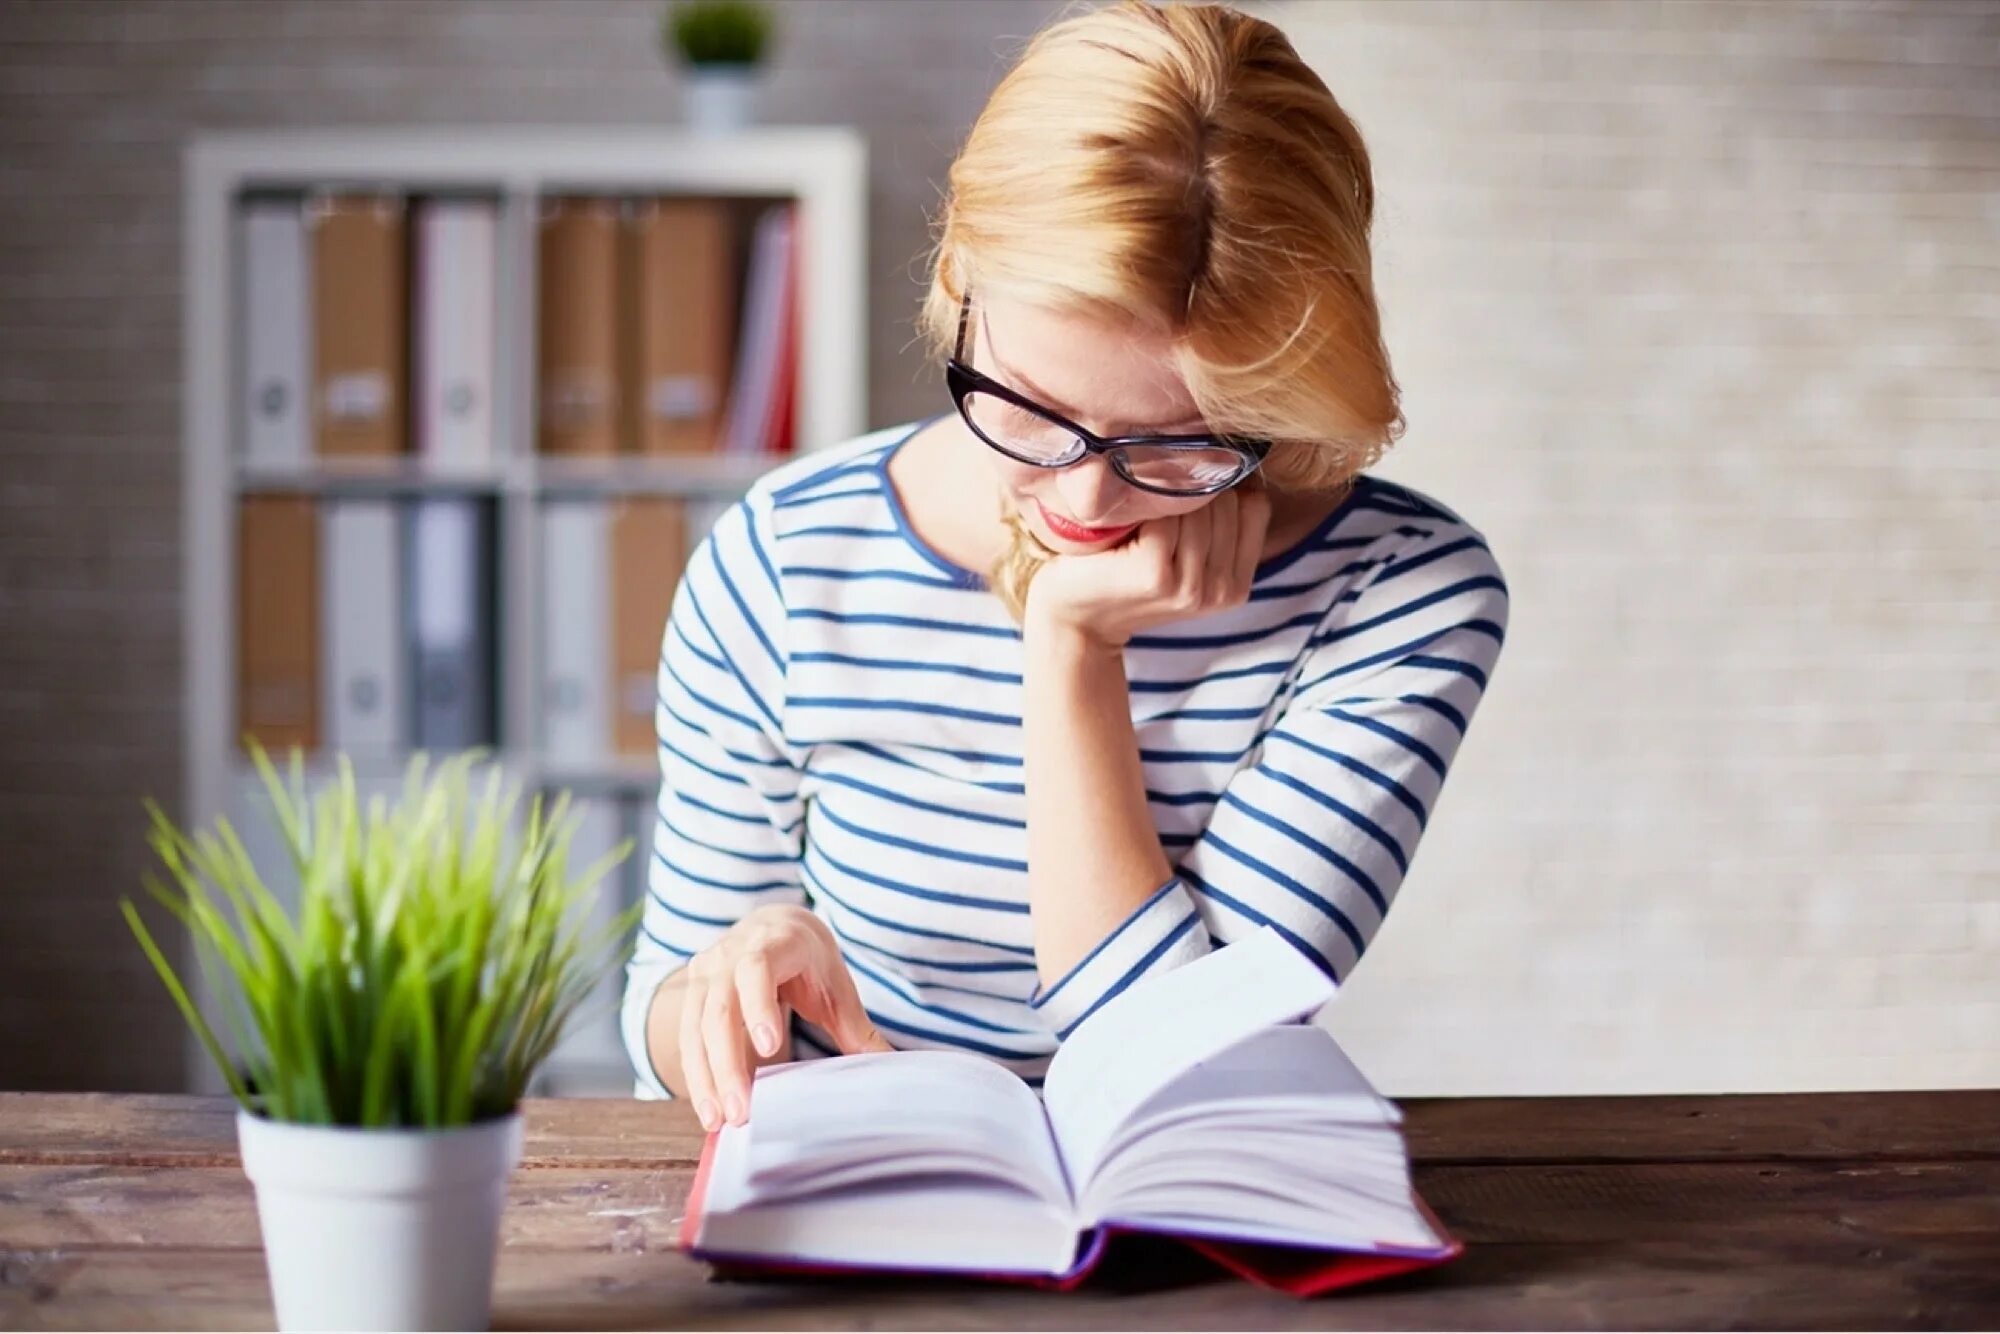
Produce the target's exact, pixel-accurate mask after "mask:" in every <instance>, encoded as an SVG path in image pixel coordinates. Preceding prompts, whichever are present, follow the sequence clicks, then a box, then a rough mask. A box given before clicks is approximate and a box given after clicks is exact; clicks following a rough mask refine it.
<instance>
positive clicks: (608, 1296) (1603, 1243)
mask: <svg viewBox="0 0 2000 1334" xmlns="http://www.w3.org/2000/svg"><path fill="white" fill-rule="evenodd" d="M1404 1107H1405V1110H1406V1111H1407V1112H1408V1114H1409V1120H1408V1123H1407V1128H1408V1131H1409V1138H1410V1146H1411V1151H1412V1154H1413V1156H1414V1157H1415V1158H1416V1160H1417V1163H1418V1184H1419V1188H1420V1189H1421V1190H1422V1192H1423V1194H1424V1196H1425V1198H1426V1199H1427V1200H1428V1201H1429V1202H1430V1203H1431V1204H1432V1206H1433V1207H1434V1208H1435V1209H1436V1210H1437V1212H1438V1213H1439V1215H1440V1216H1441V1217H1442V1218H1443V1219H1444V1221H1445V1222H1446V1223H1447V1224H1448V1225H1450V1226H1451V1227H1452V1228H1453V1229H1454V1230H1455V1231H1456V1232H1457V1233H1458V1234H1459V1235H1460V1236H1461V1237H1462V1238H1463V1239H1464V1240H1465V1242H1466V1243H1467V1250H1466V1253H1465V1255H1463V1256H1462V1257H1460V1258H1459V1259H1458V1260H1456V1261H1453V1262H1451V1263H1450V1264H1447V1265H1444V1266H1442V1267H1440V1268H1437V1269H1432V1270H1428V1271H1425V1272H1421V1273H1417V1274H1409V1275H1404V1276H1401V1277H1398V1278H1394V1279H1389V1280H1385V1281H1382V1282H1380V1283H1377V1284H1375V1285H1372V1286H1369V1287H1362V1288H1354V1289H1349V1290H1347V1291H1344V1292H1336V1293H1332V1294H1329V1295H1327V1296H1324V1297H1321V1298H1318V1299H1315V1300H1313V1301H1309V1302H1296V1301H1293V1300H1291V1299H1289V1298H1285V1297H1279V1296H1276V1295H1273V1294H1269V1293H1265V1292H1263V1291H1261V1290H1258V1289H1255V1288H1252V1287H1250V1286H1248V1285H1246V1284H1243V1283H1240V1282H1237V1281H1235V1280H1231V1279H1225V1278H1222V1277H1220V1276H1219V1275H1218V1274H1217V1272H1216V1271H1214V1270H1211V1269H1209V1268H1207V1267H1206V1262H1197V1261H1194V1260H1193V1259H1192V1258H1189V1257H1186V1256H1185V1254H1184V1253H1183V1252H1180V1251H1178V1250H1172V1249H1167V1248H1158V1249H1151V1250H1149V1249H1148V1248H1146V1246H1145V1245H1144V1243H1143V1242H1142V1243H1140V1244H1139V1246H1138V1249H1136V1250H1132V1251H1127V1252H1124V1253H1121V1252H1119V1251H1118V1250H1116V1249H1114V1250H1113V1252H1112V1256H1111V1258H1110V1263H1108V1264H1107V1267H1106V1268H1105V1269H1103V1270H1100V1271H1099V1273H1098V1275H1097V1276H1096V1278H1094V1279H1093V1281H1092V1283H1091V1285H1090V1286H1088V1287H1087V1288H1085V1289H1084V1290H1082V1291H1080V1292H1076V1293H1071V1294H1067V1295H1063V1294H1053V1293H1043V1292H1037V1291H1032V1290H1023V1289H1015V1288H1009V1287H997V1286H986V1285H981V1284H977V1283H971V1282H951V1281H924V1282H908V1281H896V1280H883V1279H858V1280H857V1279H850V1280H842V1281H798V1282H787V1283H765V1282H759V1283H747V1282H718V1281H711V1280H709V1279H708V1277H707V1274H706V1271H705V1270H704V1269H703V1268H702V1267H701V1266H699V1265H696V1264H694V1263H692V1262H690V1261H688V1260H686V1259H684V1258H682V1257H681V1256H680V1255H678V1254H677V1253H675V1252H674V1250H673V1236H674V1230H675V1226H676V1224H677V1223H678V1221H679V1218H680V1214H681V1207H682V1203H683V1201H684V1199H685V1197H686V1192H687V1188H688V1183H689V1180H690V1178H691V1176H692V1172H693V1164H694V1158H695V1154H696V1150H697V1146H698V1144H699V1136H698V1134H697V1131H696V1127H695V1125H694V1122H693V1119H692V1117H691V1116H690V1115H689V1114H688V1113H687V1111H686V1110H685V1109H684V1108H683V1107H681V1106H680V1105H678V1104H675V1105H667V1104H657V1103H637V1102H625V1101H596V1100H554V1099H549V1100H540V1101H536V1102H531V1103H530V1104H529V1105H528V1109H527V1110H528V1126H527V1157H526V1160H525V1162H524V1163H523V1165H522V1169H521V1170H520V1171H519V1172H518V1173H517V1174H516V1176H515V1178H514V1182H513V1186H512V1194H511V1198H510V1201H509V1206H508V1209H507V1213H506V1217H505V1221H504V1223H503V1228H504V1232H503V1250H502V1253H501V1259H500V1264H499V1274H498V1279H497V1290H496V1293H495V1298H494V1321H495V1324H496V1326H498V1327H499V1328H503V1329H504V1328H509V1327H515V1328H519V1327H533V1328H541V1329H588V1328H600V1329H601V1328H610V1329H636V1328H666V1329H672V1328H685V1327H690V1326H724V1325H749V1326H757V1327H777V1328H797V1327H818V1328H845V1329H861V1328H878V1327H882V1328H892V1327H909V1326H921V1327H928V1328H934V1329H935V1328H944V1329H973V1328H985V1327H990V1326H1016V1327H1024V1326H1042V1327H1049V1328H1091V1327H1124V1328H1174V1327H1183V1328H1239V1327H1258V1328H1273V1327H1283V1328H1340V1327H1349V1326H1360V1327H1373V1328H1398V1327H1401V1328H1423V1327H1438V1326H1444V1327H1457V1328H1515V1327H1521V1326H1534V1327H1550V1328H1580V1327H1602V1326H1622V1327H1639V1328H1662V1327H1672V1328H1697V1327H1699V1328H1720V1327H1759V1326H1762V1327H1770V1326H1783V1327H1829V1326H1835V1327H1842V1328H1889V1327H1905V1328H1925V1329H1939V1328H1973V1327H1986V1328H1991V1327H1994V1326H2000V1090H1996V1091H1964V1092H1937V1093H1915V1094H1909V1093H1904V1094H1812V1095H1783V1096H1755V1097H1628V1098H1549V1099H1520V1098H1500V1099H1474V1100H1446V1101H1410V1102H1406V1103H1405V1104H1404ZM232 1113H233V1104H231V1103H229V1102H227V1101H224V1100H215V1099H204V1098H189V1097H154V1096H140V1095H126V1094H77V1095H70V1094H62V1095H55V1094H0V1329H37V1328H105V1327H119V1328H145V1327H178V1328H209V1329H222V1328H237V1327H264V1328H269V1327H270V1325H271V1321H272V1312H271V1306H270V1298H269V1294H268V1292H267V1290H266V1287H265V1276H264V1263H263V1255H262V1252H261V1251H260V1250H259V1249H258V1236H257V1217H256V1212H255V1206H254V1202H253V1200H252V1197H251V1193H250V1188H249V1185H248V1183H247V1182H246V1181H245V1179H244V1177H243V1175H242V1172H241V1171H240V1169H239V1168H238V1166H237V1162H236V1153H235V1133H234V1127H233V1123H232V1120H231V1117H232Z"/></svg>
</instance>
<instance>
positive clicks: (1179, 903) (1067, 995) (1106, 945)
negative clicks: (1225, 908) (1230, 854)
mask: <svg viewBox="0 0 2000 1334" xmlns="http://www.w3.org/2000/svg"><path fill="white" fill-rule="evenodd" d="M1211 948H1213V943H1212V942H1211V941H1210V940H1209V936H1208V928H1207V927H1205V926H1203V925H1202V921H1201V916H1200V914H1198V913H1197V912H1196V911H1195V906H1194V896H1193V895H1192V894H1190V893H1189V892H1188V888H1187V886H1186V885H1185V884H1184V883H1183V882H1182V881H1181V878H1180V877H1179V876H1178V875H1176V876H1174V877H1172V878H1171V879H1169V880H1168V881H1167V883H1166V884H1164V885H1161V886H1160V887H1159V888H1158V889H1156V890H1154V891H1153V894H1152V897H1150V898H1148V899H1147V900H1146V901H1145V902H1144V903H1142V904H1140V905H1139V906H1138V907H1137V908H1134V909H1133V910H1132V913H1131V915H1130V916H1128V917H1127V918H1126V919H1125V920H1124V921H1123V922H1121V923H1119V924H1118V926H1117V927H1116V928H1114V929H1113V930H1112V932H1111V934H1110V935H1108V936H1106V937H1105V938H1104V939H1103V940H1101V941H1099V942H1098V944H1097V947H1096V948H1095V949H1093V950H1091V952H1090V953H1088V954H1086V955H1084V956H1083V959H1082V961H1081V962H1079V963H1078V964H1077V965H1076V966H1075V967H1074V968H1071V969H1070V970H1069V972H1067V973H1065V974H1064V975H1063V976H1062V977H1061V978H1060V979H1059V980H1057V981H1056V982H1055V983H1054V984H1053V985H1050V986H1047V987H1042V986H1037V987H1036V988H1035V990H1034V992H1033V994H1031V995H1030V996H1029V997H1028V1008H1029V1009H1030V1010H1033V1011H1034V1012H1035V1014H1036V1015H1038V1016H1039V1017H1040V1018H1041V1021H1042V1023H1043V1024H1044V1025H1045V1026H1047V1027H1048V1028H1050V1029H1052V1030H1054V1032H1055V1035H1056V1036H1057V1037H1058V1038H1064V1037H1068V1036H1069V1033H1070V1030H1071V1029H1073V1028H1075V1027H1076V1026H1077V1025H1078V1024H1080V1023H1082V1022H1083V1021H1084V1020H1085V1019H1088V1018H1089V1017H1090V1016H1091V1015H1092V1014H1093V1013H1095V1012H1096V1010H1097V1007H1098V1006H1100V1005H1102V1004H1104V1002H1106V1001H1108V1000H1110V999H1111V998H1112V997H1113V996H1116V995H1117V994H1118V993H1119V992H1121V991H1123V990H1125V988H1127V987H1129V986H1131V985H1132V984H1133V983H1134V982H1136V981H1138V980H1139V979H1140V978H1142V977H1144V976H1146V975H1147V974H1148V973H1154V972H1164V971H1165V970H1167V969H1169V968H1177V967H1179V966H1180V965H1181V964H1184V963H1187V962H1189V961H1190V960H1193V959H1198V958H1200V957H1201V956H1202V955H1204V954H1207V953H1208V952H1209V950H1210V949H1211Z"/></svg>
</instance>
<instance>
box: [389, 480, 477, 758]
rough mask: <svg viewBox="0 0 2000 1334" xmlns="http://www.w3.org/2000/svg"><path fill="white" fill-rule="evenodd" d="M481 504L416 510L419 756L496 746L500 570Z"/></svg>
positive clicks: (461, 501) (412, 623)
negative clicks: (496, 579)
mask: <svg viewBox="0 0 2000 1334" xmlns="http://www.w3.org/2000/svg"><path fill="white" fill-rule="evenodd" d="M487 521H488V514H487V511H486V508H485V506H484V504H483V503H482V502H481V501H478V500H473V499H467V498H464V497H457V496H453V497H436V498H426V499H424V500H420V501H417V502H415V503H414V504H413V505H412V506H411V507H410V509H409V512H408V522H409V524H410V542H409V550H410V565H411V569H410V581H409V588H410V608H409V616H408V617H407V621H408V624H409V627H410V636H409V644H410V650H411V671H410V676H411V681H412V689H413V690H414V692H415V698H414V699H413V700H412V702H411V712H412V715H413V723H414V726H413V728H412V731H413V733H414V740H415V742H416V745H417V747H418V748H419V749H422V750H427V751H430V752H432V753H434V754H449V753H450V752H452V751H457V750H464V749H466V748H468V747H472V746H488V745H491V744H492V743H493V741H494V727H493V700H494V693H493V606H492V601H493V599H492V587H493V584H492V578H493V565H492V561H491V559H490V547H489V544H488V542H487Z"/></svg>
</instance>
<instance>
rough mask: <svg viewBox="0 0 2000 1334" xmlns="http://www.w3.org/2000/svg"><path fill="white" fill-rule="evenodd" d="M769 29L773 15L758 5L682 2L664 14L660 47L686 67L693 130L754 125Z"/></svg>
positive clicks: (751, 0) (739, 0)
mask: <svg viewBox="0 0 2000 1334" xmlns="http://www.w3.org/2000/svg"><path fill="white" fill-rule="evenodd" d="M771 30H772V18H771V14H770V12H769V11H768V10H767V9H766V8H765V6H763V5H762V4H758V3H756V2H755V0H683V2H682V3H680V4H678V5H674V6H671V7H669V8H668V9H667V10H666V12H665V13H664V14H663V15H662V17H661V20H660V45H661V46H662V47H663V48H664V49H665V51H666V53H667V55H668V56H669V57H670V58H678V59H679V61H680V62H681V64H682V66H683V68H684V71H685V74H686V79H687V83H686V89H687V117H688V123H689V124H690V125H692V126H693V127H694V128H695V129H697V130H702V131H705V132H711V133H713V132H726V131H730V130H738V129H741V128H743V127H744V126H745V125H748V124H749V123H750V119H751V114H750V113H751V96H752V93H753V92H754V90H755V87H756V81H757V74H758V70H759V68H760V66H761V65H762V63H763V60H764V53H765V50H766V48H767V47H768V46H769V44H770V39H771Z"/></svg>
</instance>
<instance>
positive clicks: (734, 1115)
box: [729, 1093, 743, 1125]
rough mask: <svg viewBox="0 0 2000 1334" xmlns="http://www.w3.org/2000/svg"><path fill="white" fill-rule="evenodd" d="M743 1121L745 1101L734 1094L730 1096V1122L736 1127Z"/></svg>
mask: <svg viewBox="0 0 2000 1334" xmlns="http://www.w3.org/2000/svg"><path fill="white" fill-rule="evenodd" d="M742 1120H743V1099H741V1098H739V1097H737V1096H736V1095H735V1094H734V1093H732V1094H730V1095H729V1122H730V1124H731V1125H736V1124H738V1123H740V1122H741V1121H742Z"/></svg>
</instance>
